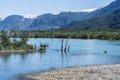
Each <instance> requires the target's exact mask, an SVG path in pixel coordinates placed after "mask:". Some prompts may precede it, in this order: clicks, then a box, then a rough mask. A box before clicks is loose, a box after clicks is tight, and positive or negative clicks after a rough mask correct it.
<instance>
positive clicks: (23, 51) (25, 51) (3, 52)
mask: <svg viewBox="0 0 120 80" xmlns="http://www.w3.org/2000/svg"><path fill="white" fill-rule="evenodd" d="M28 52H30V53H32V52H35V50H1V51H0V54H10V53H28Z"/></svg>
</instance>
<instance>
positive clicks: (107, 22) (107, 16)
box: [60, 0, 120, 30]
mask: <svg viewBox="0 0 120 80" xmlns="http://www.w3.org/2000/svg"><path fill="white" fill-rule="evenodd" d="M91 15H92V16H94V17H92V18H89V19H85V20H80V21H74V22H72V23H70V24H68V25H64V26H62V27H61V28H60V29H67V30H78V29H81V30H83V29H86V30H88V29H89V30H96V29H97V30H101V29H102V30H104V29H106V30H108V29H120V0H116V1H114V2H112V3H111V4H110V5H108V6H106V7H104V8H101V9H98V10H96V11H94V12H92V13H91Z"/></svg>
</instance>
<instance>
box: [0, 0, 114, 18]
mask: <svg viewBox="0 0 120 80" xmlns="http://www.w3.org/2000/svg"><path fill="white" fill-rule="evenodd" d="M112 1H113V0H0V17H3V18H4V17H6V16H8V15H13V14H17V15H23V16H26V15H28V16H30V15H41V14H44V13H53V14H57V13H59V12H61V11H80V10H84V9H94V8H100V7H104V6H106V5H108V4H110V3H111V2H112Z"/></svg>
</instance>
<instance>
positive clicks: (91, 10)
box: [81, 8, 98, 12]
mask: <svg viewBox="0 0 120 80" xmlns="http://www.w3.org/2000/svg"><path fill="white" fill-rule="evenodd" d="M97 9H98V8H91V9H84V10H81V12H93V11H95V10H97Z"/></svg>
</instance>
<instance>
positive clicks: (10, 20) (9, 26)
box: [0, 15, 33, 30]
mask: <svg viewBox="0 0 120 80" xmlns="http://www.w3.org/2000/svg"><path fill="white" fill-rule="evenodd" d="M32 21H33V19H28V18H24V17H23V16H20V15H11V16H8V17H6V18H5V19H4V20H3V21H2V22H1V24H0V28H1V29H2V30H27V29H28V27H29V26H30V25H31V23H32Z"/></svg>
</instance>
